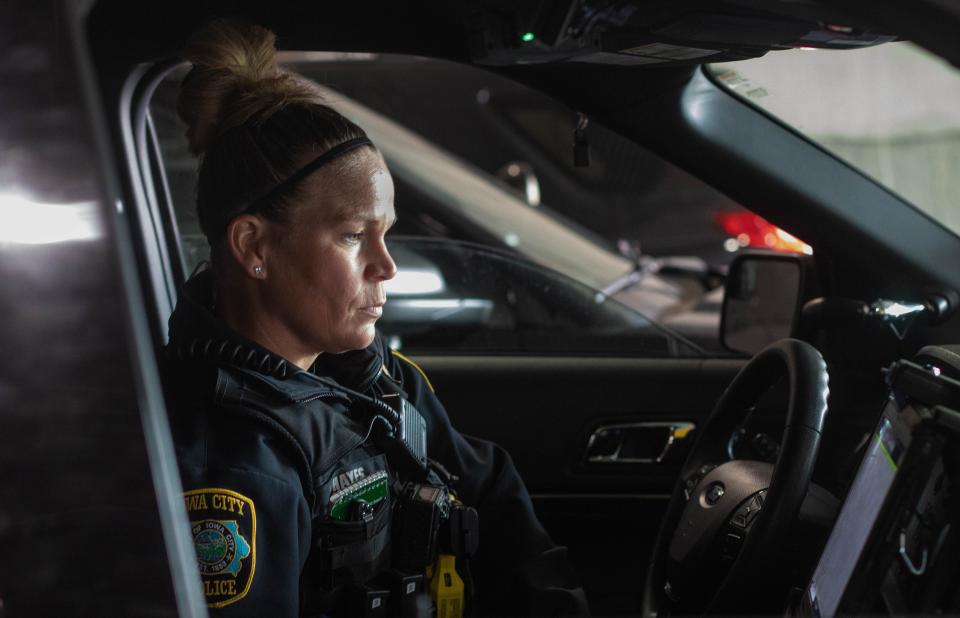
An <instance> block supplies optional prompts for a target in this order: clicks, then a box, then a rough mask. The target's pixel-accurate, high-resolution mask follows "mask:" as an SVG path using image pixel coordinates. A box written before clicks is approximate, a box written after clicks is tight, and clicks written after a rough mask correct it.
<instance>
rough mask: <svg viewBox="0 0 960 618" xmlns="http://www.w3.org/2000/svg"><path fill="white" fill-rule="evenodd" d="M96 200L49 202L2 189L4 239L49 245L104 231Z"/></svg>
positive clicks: (0, 230)
mask: <svg viewBox="0 0 960 618" xmlns="http://www.w3.org/2000/svg"><path fill="white" fill-rule="evenodd" d="M99 216H100V215H99V212H98V208H97V203H96V202H78V203H75V204H45V203H42V202H33V201H30V200H28V199H24V198H22V197H20V196H18V195H11V194H4V193H0V243H12V244H21V245H46V244H51V243H58V242H67V241H79V240H94V239H97V238H100V237H101V236H102V235H103V229H102V225H101V223H100V219H99Z"/></svg>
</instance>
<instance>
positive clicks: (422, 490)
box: [164, 22, 586, 616]
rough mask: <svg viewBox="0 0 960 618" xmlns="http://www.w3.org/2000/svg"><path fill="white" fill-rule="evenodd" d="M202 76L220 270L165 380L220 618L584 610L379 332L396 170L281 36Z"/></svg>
mask: <svg viewBox="0 0 960 618" xmlns="http://www.w3.org/2000/svg"><path fill="white" fill-rule="evenodd" d="M186 57H187V58H188V59H189V60H190V61H191V62H192V63H193V68H192V70H191V71H190V72H189V74H188V75H187V76H186V78H185V79H184V82H183V85H182V89H181V93H180V99H179V102H178V112H179V114H180V116H181V117H182V118H183V120H184V121H186V123H187V125H188V132H187V136H188V138H189V141H190V146H191V149H192V150H193V152H194V153H195V154H197V155H198V156H199V157H200V166H199V175H198V181H197V182H198V184H197V212H198V216H199V219H200V224H201V227H202V229H203V232H204V234H205V235H206V237H207V239H208V240H209V242H210V246H211V265H210V267H209V268H208V269H206V270H203V271H201V272H199V273H198V274H195V275H194V276H193V277H192V278H191V279H190V281H188V282H187V284H186V286H185V289H184V291H183V294H182V297H181V300H180V302H179V303H178V305H177V308H176V310H175V311H174V314H173V316H172V317H171V319H170V343H169V345H168V346H167V349H166V351H165V365H164V378H165V387H166V390H167V396H168V403H169V408H170V411H171V425H172V427H173V431H174V437H175V441H176V444H177V452H178V459H179V462H180V469H181V475H182V479H183V483H184V489H185V501H186V507H187V511H188V515H189V519H190V525H191V534H192V537H193V541H194V544H195V547H196V550H197V558H198V565H199V569H200V575H201V579H202V584H203V588H204V593H205V595H206V598H207V602H208V605H209V606H210V607H211V608H213V609H215V611H217V612H221V613H222V614H224V615H271V616H291V615H297V614H301V615H303V614H318V615H319V614H326V615H338V614H361V613H365V614H369V615H387V614H394V615H424V614H426V613H429V612H430V611H432V610H431V606H432V605H436V610H437V611H438V612H439V614H440V615H456V614H457V613H458V612H459V611H461V610H462V607H463V603H464V602H466V603H467V606H468V608H469V607H471V606H472V608H473V609H474V610H476V612H477V613H480V614H484V615H486V614H492V613H495V614H514V615H516V614H523V613H567V614H569V613H584V612H585V611H586V604H585V601H584V599H583V594H582V590H581V589H580V588H579V587H578V585H577V584H576V583H575V578H574V577H573V575H572V573H571V571H570V569H569V567H568V565H567V564H566V560H565V554H564V550H563V549H562V548H557V547H555V546H553V544H552V543H551V541H550V539H549V538H548V536H547V534H546V533H545V531H544V530H543V528H542V527H541V526H540V524H539V523H538V522H537V520H536V517H535V515H534V513H533V509H532V506H531V503H530V499H529V496H528V495H527V492H526V490H525V488H524V486H523V484H522V482H521V480H520V478H519V476H518V475H517V472H516V471H515V469H514V467H513V465H512V463H511V461H510V459H509V457H508V456H507V455H506V453H505V452H504V451H502V450H501V449H499V448H498V447H497V446H495V445H493V444H490V443H487V442H483V441H480V440H476V439H472V438H467V437H464V436H462V435H461V434H459V433H457V432H456V430H454V429H453V428H452V427H451V425H450V421H449V419H448V418H447V415H446V413H445V412H444V410H443V407H442V406H441V405H440V403H439V401H438V400H437V398H436V397H435V396H434V394H433V392H432V387H431V386H430V383H429V382H428V381H427V379H426V376H424V375H423V374H422V372H420V370H419V369H418V368H417V367H416V366H415V365H413V364H412V363H411V362H410V361H408V360H407V359H405V358H403V357H402V356H400V355H399V354H396V353H391V352H390V351H389V350H388V349H387V348H386V346H385V345H384V344H383V341H382V339H381V338H380V337H379V336H378V335H377V334H376V332H375V329H374V324H375V322H376V320H377V318H378V317H379V316H380V315H381V312H382V308H383V305H384V302H385V301H386V297H385V295H384V282H385V281H387V280H388V279H390V278H391V277H393V276H394V274H395V273H396V266H395V264H394V262H393V261H392V259H391V257H390V255H389V253H388V252H387V248H386V245H385V244H384V234H385V233H386V231H387V230H388V229H389V228H390V226H391V225H392V224H393V223H394V221H395V219H396V217H395V214H394V208H393V184H392V181H391V178H390V173H389V172H388V170H387V167H386V164H385V163H384V160H383V157H382V156H381V155H380V153H379V152H378V151H377V150H376V148H375V147H374V145H373V144H372V143H371V142H370V140H369V139H367V137H366V135H365V134H364V132H363V130H362V129H360V128H359V127H357V126H356V125H355V124H353V123H352V122H350V121H349V120H347V119H346V118H344V117H343V116H341V115H340V114H339V113H337V112H336V111H335V110H333V109H332V108H330V107H329V106H327V105H325V104H324V102H323V101H322V100H321V98H320V97H319V96H318V94H317V93H316V92H315V91H314V90H313V89H312V88H311V86H310V85H309V84H308V83H307V82H305V81H303V80H302V79H300V78H298V77H297V76H294V75H292V74H289V73H286V72H284V71H282V70H281V69H279V68H278V67H277V64H276V58H275V48H274V37H273V34H272V33H270V32H269V31H266V30H264V29H262V28H259V27H255V26H246V25H242V24H235V23H228V22H214V23H212V24H210V25H209V26H207V27H206V28H205V29H204V30H203V31H201V32H199V33H198V34H197V35H195V36H194V37H193V39H192V40H191V41H190V43H189V44H188V46H187V49H186ZM478 513H479V516H477V514H478ZM477 520H479V526H480V527H482V529H483V536H482V541H481V542H480V543H479V546H478V544H477V539H478V524H477ZM461 582H464V584H463V586H461ZM384 612H386V613H384Z"/></svg>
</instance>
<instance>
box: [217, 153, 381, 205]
mask: <svg viewBox="0 0 960 618" xmlns="http://www.w3.org/2000/svg"><path fill="white" fill-rule="evenodd" d="M361 146H373V142H371V141H370V140H369V138H366V137H355V138H353V139H348V140H347V141H345V142H343V143H342V144H337V145H336V146H334V147H333V148H331V149H330V150H328V151H326V152H325V153H323V154H322V155H320V156H319V157H317V158H316V159H314V160H313V161H311V162H310V163H307V164H306V165H305V166H303V167H302V168H300V169H299V170H297V171H296V172H294V173H293V174H291V175H290V176H288V177H287V178H286V179H285V180H283V181H281V182H280V183H279V184H277V185H275V186H274V187H273V188H272V189H270V190H269V191H267V192H266V193H264V194H263V195H261V196H260V197H258V198H257V199H255V200H253V201H252V202H250V205H249V206H247V207H246V208H244V209H243V210H241V211H240V212H238V213H237V214H236V215H233V216H234V217H235V216H237V215H253V214H256V213H258V212H260V210H262V209H263V207H264V205H265V204H267V203H268V202H269V201H270V200H271V199H273V198H275V197H277V196H278V195H280V194H282V193H284V192H286V191H288V190H290V189H291V188H292V187H293V186H294V185H295V184H297V183H298V182H300V181H301V180H303V179H304V178H306V177H307V176H309V175H310V174H312V173H314V172H315V171H317V170H318V169H320V168H321V167H323V166H324V165H326V164H327V163H330V162H331V161H333V160H334V159H336V158H337V157H340V156H343V155H345V154H347V153H348V152H350V151H351V150H355V149H357V148H360V147H361ZM231 218H232V217H231Z"/></svg>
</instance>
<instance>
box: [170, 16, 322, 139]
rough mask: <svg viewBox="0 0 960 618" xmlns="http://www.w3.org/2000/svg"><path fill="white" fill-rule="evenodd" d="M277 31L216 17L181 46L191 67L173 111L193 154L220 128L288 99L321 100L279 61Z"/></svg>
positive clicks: (274, 108) (273, 108)
mask: <svg viewBox="0 0 960 618" xmlns="http://www.w3.org/2000/svg"><path fill="white" fill-rule="evenodd" d="M276 39H277V37H276V35H275V34H274V33H273V32H271V31H269V30H267V29H266V28H262V27H260V26H255V25H249V24H242V23H237V22H230V21H225V20H218V21H214V22H211V23H209V24H208V25H207V26H206V27H204V28H203V29H202V30H200V31H198V32H196V33H195V34H194V35H193V36H192V37H191V39H190V41H189V42H188V43H187V46H186V47H185V48H184V50H183V56H184V57H185V58H186V59H187V60H189V61H190V62H191V63H192V64H193V68H192V69H191V71H190V73H189V74H188V75H187V77H186V78H185V79H184V80H183V83H182V84H181V86H180V96H179V98H178V100H177V113H178V114H179V115H180V118H181V119H182V120H183V121H184V122H186V123H187V127H188V129H187V139H188V140H189V142H190V150H191V151H192V152H193V154H195V155H200V154H202V153H203V152H205V151H206V149H207V146H208V145H209V144H210V142H211V140H213V139H214V138H215V137H216V136H217V134H218V133H220V132H222V131H224V130H227V129H230V128H233V127H238V126H241V125H243V124H244V123H246V122H249V121H251V120H252V119H254V118H257V117H259V118H263V117H265V116H269V115H271V114H273V113H276V112H277V111H279V110H281V109H283V107H284V106H286V105H289V104H292V103H307V104H309V103H316V102H322V99H321V98H320V97H319V95H318V94H317V93H316V92H315V91H312V90H310V89H309V88H308V87H306V85H305V84H303V83H302V82H301V81H299V80H297V79H295V78H294V77H293V76H292V75H291V74H289V73H287V72H286V71H283V70H282V69H281V68H280V67H279V66H278V65H277V49H276V46H275V45H276Z"/></svg>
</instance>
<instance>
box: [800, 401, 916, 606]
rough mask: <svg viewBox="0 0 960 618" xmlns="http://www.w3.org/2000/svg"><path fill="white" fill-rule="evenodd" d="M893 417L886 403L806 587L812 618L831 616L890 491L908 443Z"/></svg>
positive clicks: (895, 414) (893, 411)
mask: <svg viewBox="0 0 960 618" xmlns="http://www.w3.org/2000/svg"><path fill="white" fill-rule="evenodd" d="M898 416H899V415H898V406H897V404H896V403H895V402H894V401H890V402H889V403H888V404H887V405H886V407H885V408H884V411H883V415H882V416H881V418H880V422H879V423H878V425H877V429H876V431H874V433H873V435H872V436H871V439H870V444H869V445H868V447H867V452H866V454H865V455H864V458H863V461H862V462H861V463H860V468H859V470H858V471H857V474H856V477H855V478H854V480H853V484H852V485H851V486H850V491H849V492H848V494H847V498H846V500H845V501H844V503H843V508H842V509H841V510H840V515H839V516H838V517H837V523H836V525H835V526H834V528H833V531H832V532H831V533H830V538H829V539H828V540H827V544H826V546H825V547H824V550H823V554H822V555H821V556H820V562H819V563H818V564H817V568H816V569H815V570H814V572H813V577H812V578H811V580H810V584H809V586H807V590H806V601H807V603H808V607H809V608H810V610H811V612H812V613H813V615H814V616H818V617H821V616H822V617H831V616H834V615H835V614H836V613H837V609H838V608H839V606H840V600H841V598H842V597H843V593H844V590H846V588H847V584H848V582H849V581H850V577H851V575H852V574H853V570H854V568H855V567H856V566H857V562H858V561H859V559H860V554H861V553H862V552H863V548H864V545H865V544H866V542H867V537H868V536H869V535H870V530H871V529H872V528H873V524H874V522H875V521H876V519H877V515H878V514H879V512H880V508H881V507H882V506H883V502H884V500H885V499H886V497H887V493H888V492H889V491H890V487H891V485H893V479H894V477H895V476H896V473H897V468H898V466H899V464H900V461H901V458H902V457H903V453H904V452H905V450H906V441H907V440H908V439H909V433H908V430H901V428H900V427H899V422H898Z"/></svg>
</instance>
